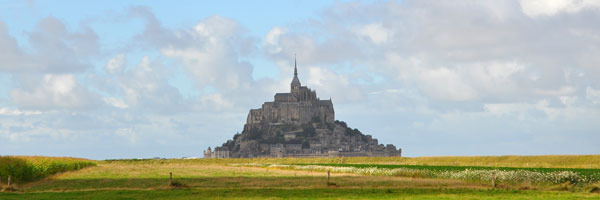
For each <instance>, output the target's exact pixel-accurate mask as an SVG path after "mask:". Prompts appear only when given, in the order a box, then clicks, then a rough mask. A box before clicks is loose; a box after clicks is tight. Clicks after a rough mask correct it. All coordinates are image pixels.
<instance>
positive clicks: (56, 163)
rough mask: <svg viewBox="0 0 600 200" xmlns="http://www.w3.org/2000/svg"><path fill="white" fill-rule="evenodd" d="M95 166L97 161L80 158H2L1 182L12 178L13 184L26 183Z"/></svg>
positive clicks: (0, 157) (0, 161)
mask: <svg viewBox="0 0 600 200" xmlns="http://www.w3.org/2000/svg"><path fill="white" fill-rule="evenodd" d="M95 165H96V161H92V160H86V159H80V158H63V157H42V156H0V180H2V181H1V182H3V183H6V182H7V181H8V176H10V177H11V181H12V182H13V183H24V182H29V181H35V180H39V179H42V178H44V177H46V176H49V175H52V174H56V173H60V172H66V171H71V170H78V169H83V168H85V167H89V166H95Z"/></svg>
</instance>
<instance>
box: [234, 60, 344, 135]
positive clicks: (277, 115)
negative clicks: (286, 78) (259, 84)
mask: <svg viewBox="0 0 600 200" xmlns="http://www.w3.org/2000/svg"><path fill="white" fill-rule="evenodd" d="M294 63H295V62H294ZM290 88H291V89H290V93H276V94H275V101H273V102H265V103H264V104H263V105H262V108H259V109H251V110H250V113H248V120H247V121H246V127H244V128H245V129H247V128H254V127H256V126H260V125H262V124H265V123H267V124H269V123H280V124H281V123H283V124H296V125H300V124H306V123H309V122H310V121H311V120H313V119H315V118H318V120H319V121H323V122H326V123H333V122H334V121H335V113H334V111H333V103H332V102H331V99H329V100H320V99H319V98H317V93H316V92H315V91H314V90H311V89H310V88H308V87H306V86H301V85H300V80H299V79H298V69H297V68H296V66H295V64H294V78H293V79H292V83H291V84H290Z"/></svg>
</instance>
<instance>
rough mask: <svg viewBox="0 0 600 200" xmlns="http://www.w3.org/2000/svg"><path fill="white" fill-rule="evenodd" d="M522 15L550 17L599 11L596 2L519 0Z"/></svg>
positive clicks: (593, 0)
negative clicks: (588, 10)
mask: <svg viewBox="0 0 600 200" xmlns="http://www.w3.org/2000/svg"><path fill="white" fill-rule="evenodd" d="M520 3H521V9H522V10H523V13H525V14H526V15H527V16H530V17H541V16H552V15H556V14H559V13H563V12H564V13H576V12H579V11H581V10H586V9H590V10H591V9H596V10H597V9H599V8H600V2H599V1H596V0H550V1H548V0H521V1H520Z"/></svg>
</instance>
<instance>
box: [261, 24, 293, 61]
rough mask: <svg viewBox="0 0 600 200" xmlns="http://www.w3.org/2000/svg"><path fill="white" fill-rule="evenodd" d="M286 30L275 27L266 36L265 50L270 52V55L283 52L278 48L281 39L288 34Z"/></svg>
mask: <svg viewBox="0 0 600 200" xmlns="http://www.w3.org/2000/svg"><path fill="white" fill-rule="evenodd" d="M287 31H288V30H287V29H286V28H281V27H273V28H272V29H271V30H270V31H269V32H268V33H267V34H266V35H265V42H264V44H263V48H265V50H266V51H268V53H269V54H276V53H279V52H281V50H282V48H281V47H280V46H278V45H277V44H278V43H279V37H280V36H281V35H283V34H285V33H287Z"/></svg>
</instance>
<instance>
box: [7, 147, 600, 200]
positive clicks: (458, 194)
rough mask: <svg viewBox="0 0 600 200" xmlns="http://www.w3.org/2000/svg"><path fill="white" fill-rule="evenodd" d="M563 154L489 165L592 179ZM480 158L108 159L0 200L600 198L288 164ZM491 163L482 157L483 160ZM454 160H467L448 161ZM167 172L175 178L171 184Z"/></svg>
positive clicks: (557, 189) (579, 189) (539, 187)
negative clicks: (569, 173)
mask: <svg viewBox="0 0 600 200" xmlns="http://www.w3.org/2000/svg"><path fill="white" fill-rule="evenodd" d="M560 157H561V158H566V159H564V160H569V162H567V161H561V160H560V159H561V158H556V157H552V156H550V157H547V156H539V157H528V159H527V160H528V161H529V162H528V164H521V165H519V163H518V161H514V160H519V159H506V158H504V157H495V159H496V160H495V161H494V164H493V165H491V166H496V167H512V168H526V166H525V165H527V166H534V167H536V168H543V167H541V166H548V165H551V164H554V165H556V167H553V168H552V169H548V170H550V172H552V170H558V169H563V170H566V171H570V170H572V169H577V170H581V171H583V172H585V173H591V174H593V173H594V172H595V171H596V170H598V167H595V165H597V163H588V160H594V159H598V158H599V157H600V156H585V158H587V159H581V158H579V157H577V156H573V157H577V158H573V157H571V156H560ZM477 158H478V157H465V158H462V157H459V158H452V159H453V160H454V161H449V160H448V158H446V157H440V158H439V160H435V159H432V158H427V159H425V160H427V161H429V162H426V161H424V160H419V159H422V158H281V159H276V158H269V159H189V160H188V159H166V160H161V159H149V160H106V161H96V162H95V164H96V165H95V166H89V167H85V168H82V169H79V170H75V171H67V172H62V173H58V174H54V175H51V176H49V177H46V178H43V179H41V180H33V181H27V182H23V183H19V184H17V185H16V186H15V188H16V191H13V192H1V193H0V199H115V198H120V199H199V198H201V199H265V198H267V199H290V198H291V199H315V198H323V199H600V194H599V193H598V192H600V191H598V186H599V185H598V182H590V183H579V184H574V183H569V182H565V183H558V184H557V183H545V182H544V183H539V184H538V183H528V185H524V184H523V183H520V182H519V183H516V182H514V183H513V182H510V183H508V182H506V183H504V182H499V183H498V184H497V185H496V186H492V185H491V184H490V182H489V181H488V180H465V179H460V178H439V177H428V176H403V175H393V174H392V175H382V174H361V173H353V172H352V171H347V172H345V171H335V170H331V169H329V170H327V171H331V172H332V173H330V179H329V181H328V178H327V176H328V175H327V171H326V170H316V169H314V170H313V169H302V168H297V169H296V168H292V167H290V166H322V167H354V168H356V169H360V168H373V167H376V168H377V169H396V168H402V166H410V164H411V163H413V164H414V163H416V164H420V165H419V166H421V167H419V169H422V168H424V169H427V167H425V166H428V167H431V166H439V165H434V163H436V164H437V163H446V165H445V166H446V167H447V168H449V169H452V170H455V171H461V169H460V168H456V166H476V167H477V166H478V167H489V166H490V164H489V163H487V162H483V161H478V162H477V161H475V160H476V159H477ZM492 158H494V157H482V160H490V159H492ZM456 160H471V162H465V165H451V164H449V163H452V162H457V161H456ZM573 160H576V161H573ZM503 162H504V163H503ZM474 163H480V164H479V165H477V164H474ZM356 164H361V165H356ZM467 164H468V165H467ZM278 166H279V167H278ZM281 166H285V167H281ZM394 166H395V167H396V168H394ZM578 166H579V167H578ZM434 168H435V167H434ZM512 168H511V169H512ZM482 169H487V168H482ZM583 169H587V170H583ZM493 170H496V169H493ZM532 170H534V171H535V170H536V169H535V168H534V169H532ZM537 170H539V169H537ZM577 170H574V171H575V172H574V173H577ZM169 173H172V174H173V176H172V177H173V180H172V181H173V182H172V183H171V184H170V183H169V182H170V180H169Z"/></svg>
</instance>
